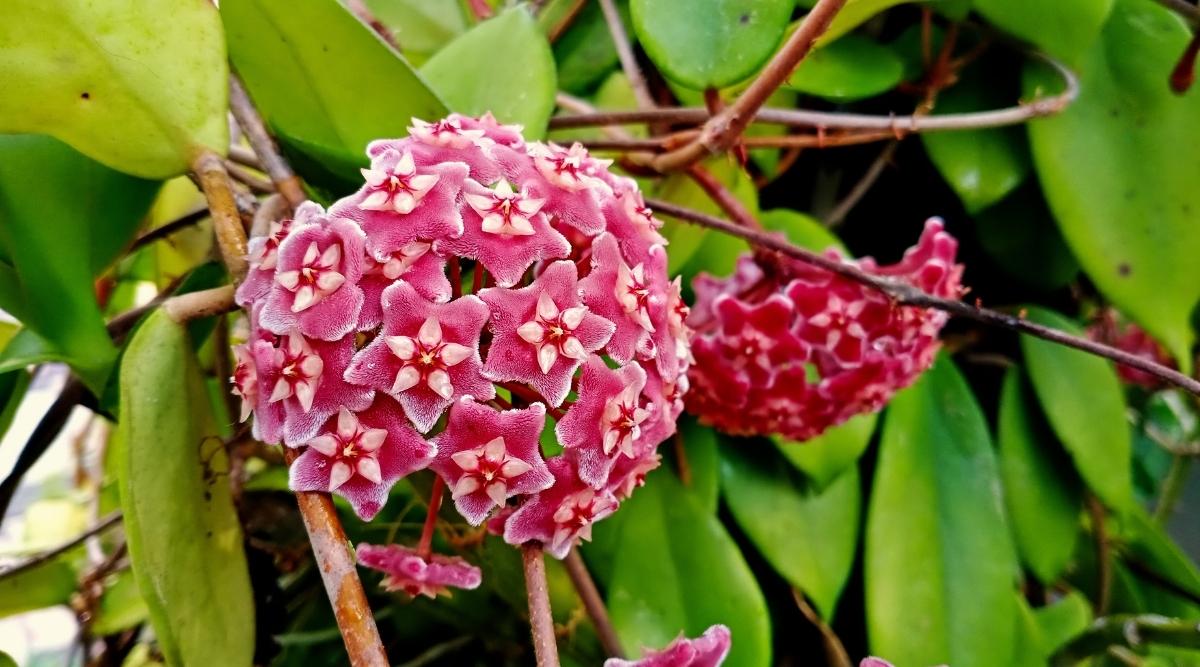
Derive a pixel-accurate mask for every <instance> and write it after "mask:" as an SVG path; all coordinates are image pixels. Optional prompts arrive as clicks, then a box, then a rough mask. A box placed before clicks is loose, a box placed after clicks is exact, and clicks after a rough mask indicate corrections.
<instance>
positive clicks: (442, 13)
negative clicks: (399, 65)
mask: <svg viewBox="0 0 1200 667" xmlns="http://www.w3.org/2000/svg"><path fill="white" fill-rule="evenodd" d="M365 1H366V5H367V7H368V8H370V9H371V12H372V13H373V14H374V15H375V18H377V19H379V20H380V21H382V22H383V23H384V24H385V25H387V27H389V28H391V29H392V30H393V31H394V33H395V36H396V42H397V43H398V44H400V48H401V49H403V51H404V55H405V56H406V57H408V58H410V59H413V61H414V62H418V61H424V60H425V59H427V58H428V57H429V56H431V55H433V53H434V52H435V51H437V50H438V49H440V48H442V47H443V46H445V45H446V44H447V43H449V42H450V40H452V39H454V38H455V37H457V36H459V35H460V34H462V33H463V32H464V31H466V29H467V20H466V17H465V16H464V15H463V10H464V7H463V5H462V3H461V2H459V0H365ZM418 59H419V60H418Z"/></svg>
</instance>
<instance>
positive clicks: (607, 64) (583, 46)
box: [539, 2, 629, 108]
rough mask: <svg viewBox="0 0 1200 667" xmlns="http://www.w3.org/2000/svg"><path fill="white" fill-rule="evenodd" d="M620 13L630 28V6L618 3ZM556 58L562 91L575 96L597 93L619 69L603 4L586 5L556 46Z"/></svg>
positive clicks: (591, 3) (592, 3)
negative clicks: (610, 74)
mask: <svg viewBox="0 0 1200 667" xmlns="http://www.w3.org/2000/svg"><path fill="white" fill-rule="evenodd" d="M617 10H618V11H620V12H621V17H622V19H623V20H624V23H625V25H629V3H628V2H618V3H617ZM540 20H541V19H540V18H539V21H540ZM554 58H555V60H557V61H558V87H559V88H562V89H563V90H565V91H567V92H568V93H572V94H574V95H580V94H583V93H586V92H588V91H589V90H591V89H593V88H594V87H595V86H596V85H597V84H598V83H600V82H601V81H603V80H604V79H605V78H607V77H608V76H609V73H610V72H612V71H613V70H615V69H617V67H618V59H617V49H616V47H615V46H614V45H613V40H612V37H611V36H610V34H609V31H608V23H607V22H606V21H605V20H604V12H603V11H601V9H600V3H598V2H589V3H587V4H586V5H584V8H583V11H581V12H579V16H577V17H575V20H574V21H572V23H571V28H570V29H569V30H567V32H565V33H563V35H562V37H560V38H559V40H558V41H557V42H555V43H554ZM603 108H609V107H607V106H605V107H603Z"/></svg>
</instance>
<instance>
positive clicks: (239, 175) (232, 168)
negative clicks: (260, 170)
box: [225, 160, 275, 194]
mask: <svg viewBox="0 0 1200 667" xmlns="http://www.w3.org/2000/svg"><path fill="white" fill-rule="evenodd" d="M225 170H226V171H228V172H229V175H230V176H232V177H233V179H234V180H235V181H237V182H239V183H241V184H243V185H245V186H246V187H248V188H250V191H251V192H257V193H259V194H271V193H273V192H275V184H274V183H272V182H271V181H268V180H267V179H265V178H263V177H262V176H259V175H258V174H255V173H253V172H251V171H250V170H248V169H245V168H243V167H242V166H241V165H239V164H238V163H236V162H234V161H233V160H225Z"/></svg>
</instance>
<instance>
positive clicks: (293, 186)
mask: <svg viewBox="0 0 1200 667" xmlns="http://www.w3.org/2000/svg"><path fill="white" fill-rule="evenodd" d="M229 110H230V111H232V112H233V117H234V118H236V119H237V122H238V125H239V126H240V127H241V128H242V131H244V132H245V133H246V139H248V140H249V141H250V146H251V147H252V148H254V153H255V154H256V155H257V156H258V159H259V161H260V162H261V163H262V168H263V171H264V172H266V174H267V176H269V177H270V178H271V182H273V183H274V184H275V189H276V190H278V191H279V194H281V195H283V197H284V199H286V200H287V202H288V204H290V205H291V206H292V208H295V207H297V206H299V205H300V204H302V203H304V201H305V200H306V199H308V197H307V196H306V195H305V194H304V188H303V187H301V186H300V178H299V177H297V176H296V173H295V172H293V171H292V168H291V166H289V165H288V163H287V161H286V160H284V159H283V156H281V155H280V154H279V150H278V149H277V148H276V147H275V141H274V140H273V139H271V135H270V134H268V133H267V128H266V126H265V125H263V121H262V118H261V117H260V116H259V115H258V111H257V110H255V108H254V104H253V103H252V102H251V101H250V96H249V95H248V94H247V93H246V89H245V88H244V87H243V86H242V82H241V81H238V79H237V77H235V76H231V77H229Z"/></svg>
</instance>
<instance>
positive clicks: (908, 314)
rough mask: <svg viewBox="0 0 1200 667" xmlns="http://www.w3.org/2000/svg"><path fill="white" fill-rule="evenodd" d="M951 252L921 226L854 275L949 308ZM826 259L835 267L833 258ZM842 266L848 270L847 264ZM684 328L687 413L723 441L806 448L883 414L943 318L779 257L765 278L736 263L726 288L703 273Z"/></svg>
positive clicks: (930, 347)
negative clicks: (890, 254) (901, 250)
mask: <svg viewBox="0 0 1200 667" xmlns="http://www.w3.org/2000/svg"><path fill="white" fill-rule="evenodd" d="M957 245H958V244H957V242H956V241H955V240H954V238H953V237H951V236H950V235H949V234H947V233H946V232H945V231H943V229H942V223H941V221H940V220H937V219H930V220H929V221H928V222H927V223H926V224H925V231H924V233H923V234H922V235H921V239H920V241H919V242H918V243H917V245H916V246H915V247H913V248H910V249H909V250H908V252H906V253H905V255H904V258H903V259H902V260H901V261H900V262H899V263H897V264H893V265H891V266H879V265H877V264H876V263H875V262H874V261H873V260H871V259H869V258H868V259H861V260H857V261H856V262H855V263H856V264H857V266H858V267H859V268H861V269H863V270H865V271H868V272H871V273H874V274H876V275H881V276H887V277H889V278H893V279H895V280H902V281H906V282H909V283H911V284H913V285H915V286H917V287H919V288H921V289H923V290H925V291H926V292H929V293H930V294H934V295H937V296H942V297H947V298H958V297H960V296H961V295H962V292H963V289H962V286H961V283H960V278H961V276H962V267H961V266H960V265H957V264H955V263H954V255H955V252H956V250H957ZM827 255H828V256H829V257H832V258H835V259H842V258H841V256H840V255H839V254H838V253H837V251H835V250H829V251H827ZM843 261H851V260H845V259H843ZM693 287H694V289H695V292H696V304H695V307H694V308H693V309H692V312H691V316H690V317H689V318H688V324H689V325H690V326H691V327H692V328H693V329H695V330H696V338H695V340H694V341H693V343H692V353H693V354H694V355H695V363H694V364H693V365H692V367H691V373H690V375H689V378H690V380H691V390H690V391H689V392H688V394H687V397H686V401H687V409H688V411H689V412H691V413H694V414H696V415H697V416H698V417H699V418H700V420H701V421H702V422H704V423H706V424H710V425H712V426H714V427H716V428H717V429H720V430H722V431H725V432H727V433H733V434H739V435H768V434H779V435H783V436H785V437H787V438H791V439H794V440H807V439H810V438H812V437H815V436H817V435H819V434H820V433H822V432H823V431H825V430H826V429H828V428H830V427H831V426H835V425H837V424H840V423H842V422H844V421H846V420H847V419H849V418H851V417H853V416H854V415H857V414H860V413H864V412H873V411H876V410H879V409H880V408H881V407H883V405H884V403H886V402H887V400H888V399H889V398H891V397H892V395H893V394H895V393H896V391H898V390H899V389H902V388H903V387H906V386H908V385H909V384H911V383H912V382H913V381H914V380H915V379H916V378H917V376H918V375H920V374H921V372H923V371H924V370H925V369H927V368H928V367H929V366H930V364H932V363H933V358H934V355H935V354H936V352H937V349H938V333H939V331H940V330H941V328H942V326H943V325H944V324H945V322H946V319H947V315H946V314H945V313H943V312H940V311H933V310H927V309H922V308H913V307H906V306H897V305H896V304H895V303H893V302H892V301H891V300H890V299H889V298H888V297H886V296H885V295H883V294H882V293H880V292H878V291H876V290H872V289H869V288H867V287H865V286H863V285H861V284H860V283H857V282H854V281H852V280H850V279H848V278H845V277H842V276H839V275H835V274H833V273H830V272H829V271H826V270H824V269H819V268H816V267H813V266H811V265H807V264H802V263H800V262H796V261H791V260H786V259H784V260H783V261H782V262H781V263H780V265H778V266H772V267H770V270H764V268H763V267H762V266H760V265H759V264H758V263H757V262H756V261H755V258H754V257H752V256H749V255H747V256H744V257H742V258H741V259H740V260H739V263H738V267H737V270H736V272H735V273H734V274H733V275H732V276H730V277H728V278H714V277H712V276H708V275H701V276H699V277H697V278H696V279H695V281H694V282H693Z"/></svg>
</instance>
